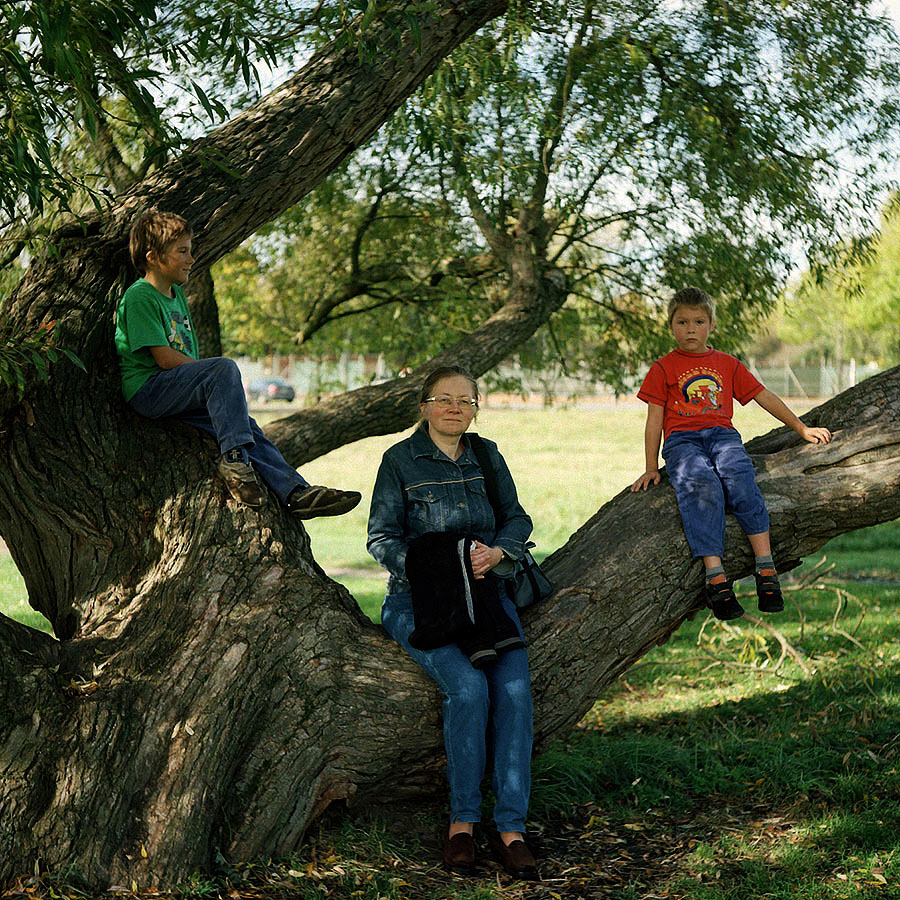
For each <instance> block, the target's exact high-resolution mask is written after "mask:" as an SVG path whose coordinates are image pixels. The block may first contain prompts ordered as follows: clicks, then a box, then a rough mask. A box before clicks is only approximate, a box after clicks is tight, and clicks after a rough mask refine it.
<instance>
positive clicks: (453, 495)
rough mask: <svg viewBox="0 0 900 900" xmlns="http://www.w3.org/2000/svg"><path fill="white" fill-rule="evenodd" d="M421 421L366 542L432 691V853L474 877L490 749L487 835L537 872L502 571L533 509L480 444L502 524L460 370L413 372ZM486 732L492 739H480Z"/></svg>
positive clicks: (518, 867) (514, 870)
mask: <svg viewBox="0 0 900 900" xmlns="http://www.w3.org/2000/svg"><path fill="white" fill-rule="evenodd" d="M419 408H420V411H421V421H420V422H419V425H418V427H417V428H416V430H415V431H414V432H413V434H412V435H411V436H410V437H408V438H406V439H405V440H403V441H400V443H398V444H395V445H394V446H393V447H391V448H390V449H389V450H388V451H387V452H386V453H385V454H384V458H383V459H382V461H381V467H380V468H379V470H378V477H377V479H376V482H375V488H374V490H373V492H372V508H371V511H370V514H369V535H368V543H367V546H368V549H369V552H370V553H371V554H372V555H373V556H374V557H375V559H377V560H378V562H379V563H381V565H383V566H384V567H385V568H386V569H387V570H388V572H389V573H390V579H389V581H388V588H387V596H386V597H385V599H384V605H383V607H382V611H381V621H382V624H383V625H384V628H385V629H386V630H387V632H388V633H389V634H390V635H391V636H392V637H393V638H394V639H395V640H396V641H397V642H398V643H399V644H400V645H401V646H402V647H403V648H404V649H405V650H406V651H407V652H408V653H409V654H410V656H412V658H413V659H414V660H415V661H416V662H417V663H419V665H420V666H422V668H423V669H424V670H425V672H426V673H427V674H428V675H429V676H430V677H431V678H433V679H434V681H436V682H437V684H438V686H439V687H440V689H441V692H442V694H443V697H444V700H443V715H444V746H445V749H446V752H447V778H448V781H449V782H450V827H449V830H448V832H447V833H446V836H445V838H444V850H443V862H444V865H445V866H446V867H447V868H448V869H450V870H451V871H453V872H456V873H458V874H461V875H472V874H474V873H475V844H474V840H473V836H472V832H473V826H474V824H475V823H476V822H479V821H480V820H481V813H480V808H481V782H482V779H483V777H484V773H485V767H486V762H487V755H488V747H490V748H491V753H492V757H493V758H492V764H493V788H494V793H495V794H496V805H495V806H494V821H495V823H496V826H497V830H496V831H494V830H493V829H488V834H487V836H488V841H489V843H490V844H491V846H492V847H493V848H494V850H495V851H496V852H497V854H498V855H499V857H500V859H501V861H502V862H503V865H504V868H505V869H506V871H507V872H509V873H510V874H511V875H514V876H517V877H521V878H536V877H537V867H536V865H535V861H534V857H533V856H532V854H531V851H530V850H529V848H528V846H527V845H526V843H525V840H524V829H525V816H526V813H527V810H528V795H529V791H530V785H531V745H532V702H531V683H530V675H529V671H528V657H527V654H526V651H525V645H524V638H523V635H522V627H521V624H520V623H519V618H518V614H517V612H516V608H515V605H514V604H513V602H512V600H511V599H510V598H509V597H508V596H507V593H506V590H505V588H504V583H503V578H504V577H509V575H510V574H511V573H512V570H513V567H514V561H515V560H517V559H520V558H521V557H522V555H523V553H524V552H525V542H526V540H527V539H528V537H529V535H530V534H531V527H532V526H531V519H530V518H529V517H528V515H527V514H526V513H525V510H523V509H522V507H521V506H520V505H519V501H518V498H517V496H516V488H515V484H514V483H513V480H512V476H511V475H510V473H509V469H508V468H507V466H506V463H505V461H504V460H503V457H502V456H501V455H500V453H499V452H498V450H497V446H496V444H494V443H493V442H492V441H484V444H485V445H486V448H487V451H488V457H489V459H490V460H491V462H492V463H493V466H494V470H495V473H496V479H497V485H498V489H499V497H500V507H501V516H500V517H499V518H501V521H499V522H498V521H497V519H495V516H494V510H493V508H492V506H491V503H490V502H489V500H488V496H487V493H486V490H485V481H484V475H483V474H482V470H481V468H480V466H479V464H478V461H477V459H476V457H475V453H474V452H473V450H472V447H471V443H470V438H471V436H469V437H466V436H465V432H466V430H467V429H468V427H469V425H470V424H471V423H472V420H473V419H474V417H475V413H476V411H477V409H478V385H477V384H476V382H475V379H474V378H472V377H471V376H470V375H469V374H468V373H467V372H465V371H464V370H463V369H461V368H460V367H458V366H446V367H443V368H440V369H436V370H435V371H434V372H432V373H431V374H430V375H429V376H428V378H426V380H425V384H424V386H423V389H422V394H421V397H420V401H419ZM488 728H490V741H488V739H487V734H488Z"/></svg>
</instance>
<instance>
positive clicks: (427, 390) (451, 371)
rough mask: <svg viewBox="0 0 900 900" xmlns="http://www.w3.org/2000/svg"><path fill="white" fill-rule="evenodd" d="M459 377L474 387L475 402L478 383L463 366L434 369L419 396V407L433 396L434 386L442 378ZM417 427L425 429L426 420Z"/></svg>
mask: <svg viewBox="0 0 900 900" xmlns="http://www.w3.org/2000/svg"><path fill="white" fill-rule="evenodd" d="M457 375H462V377H463V378H465V379H466V380H467V381H468V382H469V384H470V385H472V398H473V399H474V400H477V399H478V382H477V381H476V380H475V379H474V377H473V376H472V375H470V374H469V373H468V372H467V371H466V370H465V369H464V368H463V367H462V366H439V367H438V368H437V369H432V371H430V372H429V373H428V375H427V376H426V378H425V381H424V383H423V384H422V391H421V393H420V394H419V406H421V405H422V404H423V403H424V402H425V401H426V400H427V399H428V398H429V397H430V396H431V393H432V391H433V390H434V386H435V385H436V384H437V383H438V382H439V381H440V380H441V379H442V378H455V377H456V376H457ZM416 427H417V428H424V427H425V419H424V418H421V417H420V418H419V422H418V424H417V425H416Z"/></svg>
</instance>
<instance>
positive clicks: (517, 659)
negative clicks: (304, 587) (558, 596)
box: [381, 594, 533, 831]
mask: <svg viewBox="0 0 900 900" xmlns="http://www.w3.org/2000/svg"><path fill="white" fill-rule="evenodd" d="M503 608H504V609H505V610H506V612H507V613H508V614H509V615H510V617H511V618H512V619H513V621H515V623H516V626H517V627H518V629H519V633H520V634H521V633H522V626H521V624H520V623H519V617H518V614H517V613H516V608H515V606H514V605H513V603H512V601H510V600H509V598H508V597H506V596H505V595H503ZM381 624H382V625H383V626H384V628H385V630H386V631H387V632H388V634H390V635H391V637H392V638H394V640H396V641H397V642H398V643H399V644H400V645H401V646H402V647H403V649H404V650H406V652H407V653H408V654H409V655H410V656H411V657H412V658H413V659H414V660H415V661H416V662H417V663H418V664H419V665H420V666H421V667H422V668H423V669H424V670H425V672H426V673H427V674H428V675H429V677H431V678H432V679H433V680H434V681H436V682H437V685H438V687H439V688H440V689H441V693H442V694H443V696H444V703H443V713H444V747H445V749H446V751H447V780H448V781H449V782H450V821H451V822H480V821H481V782H482V779H483V778H484V773H485V766H486V758H487V736H488V728H490V732H489V733H490V738H491V743H492V746H493V764H494V773H493V788H494V794H495V795H496V798H497V803H496V806H495V807H494V822H495V823H496V825H497V830H498V831H524V830H525V816H526V814H527V812H528V796H529V793H530V790H531V744H532V736H533V723H532V702H531V676H530V674H529V671H528V654H527V653H526V651H525V650H524V649H520V650H510V651H509V652H507V653H501V654H500V656H499V657H498V658H497V661H496V662H495V663H493V664H492V665H490V666H488V667H487V668H485V669H475V668H473V667H472V663H470V662H469V659H468V657H466V656H465V655H464V654H463V652H462V650H460V649H459V647H458V646H457V645H456V644H447V645H446V646H444V647H438V648H437V649H436V650H416V649H415V648H414V647H410V645H409V636H410V634H411V633H412V630H413V627H414V622H413V609H412V598H411V596H410V595H409V594H388V595H387V596H386V597H385V599H384V606H383V607H382V609H381Z"/></svg>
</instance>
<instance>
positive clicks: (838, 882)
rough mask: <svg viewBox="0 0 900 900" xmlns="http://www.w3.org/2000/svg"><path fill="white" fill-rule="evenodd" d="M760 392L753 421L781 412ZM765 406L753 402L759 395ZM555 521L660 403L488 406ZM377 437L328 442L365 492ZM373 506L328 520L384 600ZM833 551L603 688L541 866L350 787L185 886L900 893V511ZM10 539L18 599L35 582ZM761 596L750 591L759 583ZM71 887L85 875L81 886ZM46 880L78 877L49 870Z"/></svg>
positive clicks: (630, 470) (576, 508)
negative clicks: (276, 856)
mask: <svg viewBox="0 0 900 900" xmlns="http://www.w3.org/2000/svg"><path fill="white" fill-rule="evenodd" d="M755 412H756V408H755V407H754V410H750V411H748V410H743V411H742V421H741V422H740V424H739V427H740V428H741V431H742V433H743V434H744V436H745V437H750V436H752V435H754V434H757V433H761V432H762V431H765V430H767V428H768V417H767V416H765V414H764V413H762V412H761V411H759V412H758V414H754V413H755ZM748 413H750V415H747V414H748ZM480 419H481V421H480V422H479V424H478V430H479V431H480V432H481V433H483V434H485V435H486V436H488V437H493V438H496V439H498V441H499V442H500V445H501V449H502V450H503V452H504V454H505V456H506V458H507V460H508V461H509V464H510V467H511V469H512V471H513V473H514V475H515V476H516V478H517V483H518V485H519V488H520V493H521V495H522V499H523V503H524V505H525V507H526V508H527V509H528V510H529V511H530V512H531V513H532V515H533V517H534V518H535V521H536V539H537V541H538V544H539V549H540V550H541V551H550V550H552V549H554V548H555V547H556V546H558V545H559V544H560V543H562V542H563V541H565V539H566V538H567V537H568V534H569V533H570V532H571V531H573V530H574V529H575V528H576V527H577V526H578V525H579V524H580V523H581V522H582V521H584V519H585V518H587V517H588V516H589V515H590V514H591V513H593V512H594V511H595V510H596V508H597V507H598V506H599V505H601V504H602V503H603V502H605V501H606V500H607V499H609V498H610V497H612V496H614V495H615V494H616V493H618V492H619V491H620V490H621V489H623V488H624V487H625V486H626V485H627V484H629V483H630V482H631V481H632V480H633V479H634V478H635V477H636V476H637V474H638V473H639V471H640V469H641V467H642V451H641V441H642V436H641V432H642V427H643V410H642V409H639V408H632V407H625V408H622V409H618V410H613V409H569V410H565V409H559V410H553V411H551V412H549V413H547V412H544V411H542V410H541V411H539V410H529V411H523V412H519V411H515V412H514V411H511V410H491V409H487V410H484V411H483V412H482V413H481V416H480ZM394 440H396V438H395V437H391V438H372V439H369V440H367V441H361V442H359V443H358V444H355V445H353V446H352V447H346V448H342V449H341V450H338V451H335V452H334V453H332V454H329V455H328V456H327V457H324V458H323V459H320V460H316V461H315V462H313V463H312V464H310V465H309V466H305V467H304V469H303V471H304V474H305V475H306V477H307V478H309V479H310V480H311V481H314V482H320V483H321V482H326V483H330V484H335V485H340V486H344V487H355V488H357V489H359V490H362V491H363V492H364V493H365V494H366V495H367V496H368V492H369V490H370V487H371V483H372V480H373V478H374V472H375V469H376V468H377V465H378V461H379V459H380V456H381V453H382V452H383V450H384V449H385V448H386V447H387V446H389V445H390V444H391V443H392V442H393V441H394ZM365 519H366V510H365V508H363V509H358V510H356V511H354V512H353V513H352V514H350V515H348V516H345V517H342V518H340V519H331V520H318V521H316V520H314V521H312V522H311V523H309V530H310V532H311V533H312V535H313V548H314V551H315V553H316V556H317V558H318V559H319V560H320V561H321V562H322V563H323V565H324V567H325V568H326V570H327V571H328V572H329V573H330V574H332V575H333V577H336V578H338V580H340V581H342V582H344V583H345V584H347V585H348V587H350V589H351V590H352V591H353V592H354V594H355V595H356V596H357V597H358V598H359V599H360V600H361V602H362V603H363V605H364V608H366V610H367V611H368V612H369V613H370V614H373V615H377V606H378V603H379V602H380V597H381V592H382V590H383V588H382V585H383V579H382V576H381V575H380V573H379V571H378V569H377V568H376V567H375V566H374V564H373V563H372V562H371V561H370V560H369V559H368V557H367V556H366V553H365V546H364V534H365ZM821 555H824V556H826V557H827V560H828V563H834V564H835V569H834V570H833V571H832V572H831V573H829V574H828V575H827V576H826V577H825V579H824V582H823V583H822V584H819V585H816V586H812V587H808V588H806V589H802V590H799V589H798V590H791V591H789V592H788V603H787V610H786V611H785V613H783V614H781V615H779V616H774V617H767V618H766V619H765V621H766V622H768V623H771V624H773V625H775V626H776V627H777V628H778V629H780V631H781V633H782V634H783V636H784V637H785V639H786V640H788V641H789V642H790V643H791V646H792V649H793V650H794V651H795V653H796V656H795V657H790V656H789V657H787V658H786V659H785V660H784V661H783V663H782V664H781V666H780V667H779V668H777V669H776V664H777V663H778V661H779V659H780V657H781V647H780V644H779V642H778V640H777V639H776V637H775V636H774V635H772V634H771V633H770V632H768V631H766V630H765V629H763V628H760V627H758V626H754V625H753V624H752V623H750V622H749V621H748V620H747V619H742V620H738V621H737V622H734V623H729V624H727V625H725V624H720V623H715V622H710V621H709V620H707V619H704V618H703V617H702V616H698V617H697V619H695V620H694V621H693V622H689V623H687V624H686V625H684V626H683V627H682V628H681V629H680V630H679V631H678V632H677V633H676V634H675V635H674V636H673V637H672V639H671V640H670V641H669V642H668V643H667V644H665V645H664V646H662V647H657V648H655V649H654V650H653V651H651V652H650V653H648V654H647V655H646V656H645V657H644V658H643V659H642V660H641V661H640V662H639V663H637V664H636V665H635V666H633V667H632V668H631V669H630V670H629V671H628V672H627V673H626V674H625V676H624V677H623V678H622V679H621V681H620V682H619V683H618V684H617V685H616V686H615V687H613V688H612V689H610V690H609V691H608V692H607V693H606V694H605V695H603V696H602V697H600V698H599V699H598V700H597V702H596V704H595V705H594V707H593V709H592V710H591V711H590V712H589V713H588V715H587V716H585V718H584V719H583V720H582V721H581V723H580V724H579V725H578V727H577V728H576V729H575V730H574V731H573V732H572V733H571V734H570V735H569V736H568V737H567V738H566V739H565V740H564V741H560V742H558V743H556V744H555V745H553V746H552V747H550V748H549V749H547V750H546V751H545V752H544V753H543V754H542V755H541V756H539V757H538V758H537V759H536V760H535V766H534V787H533V794H532V804H531V818H532V821H531V823H530V826H529V827H530V834H531V837H532V839H533V840H534V842H535V844H536V846H537V849H538V851H539V853H540V856H541V860H542V874H543V878H544V880H543V881H542V882H541V883H540V884H535V885H530V884H516V883H511V882H509V881H508V880H507V879H506V878H505V876H503V875H502V873H501V872H500V871H499V869H498V867H497V866H496V864H494V863H493V862H491V861H490V860H489V858H487V854H485V855H484V857H485V858H484V861H483V862H482V863H481V875H480V877H478V878H474V879H469V880H451V879H450V878H448V876H447V875H446V874H445V873H443V872H442V871H441V869H440V868H439V866H437V865H436V864H435V861H436V859H437V858H438V852H439V850H438V843H437V832H438V828H439V824H440V823H441V822H442V821H443V816H444V811H443V806H442V801H441V800H438V801H436V802H435V803H433V804H429V805H425V806H421V805H420V806H417V807H415V808H406V807H397V806H392V807H391V808H386V809H383V810H377V809H376V810H368V811H365V812H360V813H353V814H348V813H347V812H346V811H345V810H344V809H342V808H341V809H336V810H334V811H333V812H331V813H329V814H327V815H326V816H325V817H323V818H322V819H321V820H320V821H319V822H318V823H317V824H316V825H315V826H314V827H313V828H312V829H311V831H310V834H309V839H308V841H307V842H306V844H305V845H304V847H303V848H302V850H301V851H300V853H299V854H298V855H297V856H296V857H294V858H292V859H290V860H277V861H274V862H272V861H259V862H258V863H257V864H255V865H252V866H241V867H239V868H238V870H237V871H231V872H229V873H227V874H224V875H222V876H221V878H218V879H210V880H206V879H196V880H195V881H193V882H191V883H190V884H188V885H185V886H184V888H183V890H182V891H181V892H180V894H179V895H178V896H180V897H183V898H186V897H198V898H201V897H204V898H205V897H212V896H223V897H224V896H226V895H227V896H229V897H231V898H235V900H237V898H241V897H259V898H264V900H275V898H292V900H293V898H322V897H336V898H347V900H357V898H358V900H407V898H409V900H413V898H416V900H445V898H451V897H452V898H455V900H476V898H478V900H501V898H542V900H544V898H546V900H549V898H556V900H559V898H566V900H588V898H608V900H657V898H666V900H761V898H767V900H768V898H771V900H789V898H790V900H870V898H883V900H897V898H900V804H898V802H897V798H898V796H900V524H898V523H887V524H884V525H880V526H877V527H876V528H873V529H867V530H866V531H863V532H857V533H854V534H849V535H844V536H842V537H840V538H837V539H836V540H834V541H832V542H831V543H830V544H829V545H828V546H827V547H826V548H824V550H823V553H822V554H820V556H821ZM11 566H12V564H11V563H10V562H9V560H8V558H7V557H2V556H0V608H2V609H4V611H8V614H11V613H15V614H16V617H17V618H19V617H20V613H21V612H22V608H24V609H26V610H27V604H25V601H24V591H23V590H21V589H20V587H19V586H17V584H16V579H17V577H18V576H17V574H16V573H15V572H14V568H12V567H11ZM744 605H745V606H746V607H747V608H748V611H750V612H751V613H752V611H753V610H754V604H753V602H752V600H751V599H750V598H748V599H747V600H746V601H745V602H744ZM70 893H71V892H70ZM28 895H29V896H31V897H39V896H40V897H48V898H56V897H58V896H62V895H64V892H63V890H62V888H61V887H60V885H59V884H57V883H51V882H50V881H48V880H44V881H35V882H33V883H32V884H31V890H30V891H28Z"/></svg>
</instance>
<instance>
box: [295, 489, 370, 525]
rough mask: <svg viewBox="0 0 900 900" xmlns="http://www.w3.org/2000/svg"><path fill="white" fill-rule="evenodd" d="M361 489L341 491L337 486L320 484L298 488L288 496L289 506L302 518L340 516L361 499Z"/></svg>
mask: <svg viewBox="0 0 900 900" xmlns="http://www.w3.org/2000/svg"><path fill="white" fill-rule="evenodd" d="M360 500H362V494H360V492H359V491H339V490H337V488H329V487H323V486H322V485H320V484H313V485H310V486H309V487H308V488H297V489H296V490H294V491H291V495H290V497H288V501H287V508H288V509H289V510H290V511H291V512H292V513H293V514H294V515H295V516H297V517H298V518H300V519H315V518H316V517H317V516H340V515H343V514H344V513H346V512H350V510H351V509H353V507H354V506H356V504H357V503H359V501H360Z"/></svg>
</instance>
